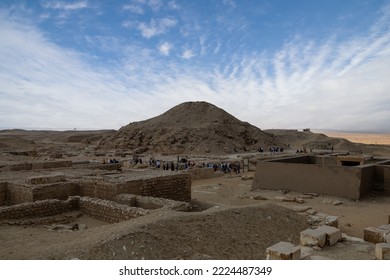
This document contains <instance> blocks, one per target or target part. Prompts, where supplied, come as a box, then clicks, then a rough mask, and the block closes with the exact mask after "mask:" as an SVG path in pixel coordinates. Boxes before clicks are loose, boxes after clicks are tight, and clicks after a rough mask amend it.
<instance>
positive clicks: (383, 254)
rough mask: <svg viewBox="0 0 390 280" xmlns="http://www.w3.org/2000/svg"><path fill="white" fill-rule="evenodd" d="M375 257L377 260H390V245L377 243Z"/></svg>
mask: <svg viewBox="0 0 390 280" xmlns="http://www.w3.org/2000/svg"><path fill="white" fill-rule="evenodd" d="M375 257H376V258H377V259H378V260H390V243H377V244H376V245H375Z"/></svg>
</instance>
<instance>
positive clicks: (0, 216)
mask: <svg viewBox="0 0 390 280" xmlns="http://www.w3.org/2000/svg"><path fill="white" fill-rule="evenodd" d="M77 210H78V211H80V212H82V213H84V214H86V215H88V216H90V217H92V218H95V219H98V220H102V221H105V222H108V223H116V222H120V221H124V220H129V219H134V218H137V217H140V216H144V215H147V214H148V213H149V212H148V211H147V210H145V209H142V208H136V207H130V206H127V205H123V204H117V203H115V202H113V201H108V200H102V199H97V198H90V197H79V196H73V197H69V198H68V199H67V200H65V201H64V200H58V199H48V200H40V201H36V202H26V203H21V204H18V205H12V206H5V207H0V220H14V219H25V218H36V217H47V216H52V215H59V214H62V213H65V212H69V211H77Z"/></svg>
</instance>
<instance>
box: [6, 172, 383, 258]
mask: <svg viewBox="0 0 390 280" xmlns="http://www.w3.org/2000/svg"><path fill="white" fill-rule="evenodd" d="M242 175H245V176H253V175H254V173H253V172H246V173H244V174H242ZM251 183H252V180H242V178H241V177H240V176H221V177H217V178H212V179H202V180H196V181H193V183H192V198H193V200H194V201H195V202H197V203H199V204H203V205H214V206H213V207H212V208H210V209H208V210H205V211H203V212H198V213H171V212H169V213H165V212H163V213H158V212H156V213H154V214H152V215H148V216H145V217H142V218H138V219H135V220H132V221H127V222H121V223H116V224H107V223H104V222H101V221H97V220H94V219H92V218H90V217H87V216H85V215H82V216H80V217H78V218H77V219H75V220H72V221H71V222H69V223H67V224H68V225H71V224H72V223H75V222H77V223H82V224H85V225H87V227H88V229H87V230H83V231H76V232H72V231H52V230H48V228H47V224H46V225H45V224H43V225H34V226H28V225H24V226H23V225H20V226H10V225H7V224H3V225H1V226H0V242H1V246H0V259H71V258H79V259H165V258H167V259H209V258H210V259H264V258H265V248H266V247H268V246H270V245H272V244H275V243H276V242H278V241H289V242H293V243H295V244H299V232H300V231H302V230H303V229H306V228H308V227H309V226H308V225H307V224H306V222H305V221H306V216H305V215H303V214H298V213H296V212H294V211H290V210H288V209H294V207H296V206H297V205H299V206H302V205H305V206H310V207H311V208H312V209H315V210H317V211H318V212H322V213H327V214H329V215H336V216H339V217H340V221H339V228H340V229H341V230H342V232H343V233H345V234H347V235H348V236H353V237H358V238H362V237H363V230H364V228H365V227H368V226H379V225H382V224H385V223H386V222H387V218H388V215H389V214H390V194H389V193H376V194H374V193H373V194H371V195H370V196H368V197H367V198H365V199H363V200H361V201H353V200H349V199H343V198H339V197H331V196H322V195H320V196H319V197H315V198H312V199H306V200H305V203H304V204H297V203H294V202H278V201H276V200H275V197H278V196H281V195H285V194H282V193H281V192H279V191H267V190H260V191H258V190H256V191H253V192H251V191H250V188H251ZM287 195H290V196H299V195H300V194H299V193H294V192H290V193H288V194H287ZM258 196H261V197H263V198H265V200H256V199H253V197H258ZM335 200H337V201H341V202H342V204H341V205H337V206H335V205H332V204H331V203H330V202H332V201H335ZM271 205H280V206H282V208H272V207H271ZM245 206H248V207H263V208H248V207H245ZM259 209H260V210H259ZM281 209H286V211H287V212H286V211H285V210H281ZM237 213H238V214H239V215H237ZM264 213H268V214H264ZM271 216H272V217H273V218H272V221H271V220H270V221H268V220H267V219H268V218H266V217H271ZM276 216H279V219H281V221H278V220H276V219H275V217H276ZM234 217H239V218H234ZM286 217H289V218H286ZM237 219H238V220H237ZM270 219H271V218H270ZM286 219H287V220H286ZM266 222H269V223H266ZM264 223H265V224H264ZM235 224H236V226H233V227H232V225H235ZM235 227H237V228H235ZM258 228H261V230H260V231H258V230H257V229H258ZM216 242H218V244H219V246H216V245H215V243H216ZM232 242H233V243H234V245H232V244H231V243H232ZM229 244H230V245H229ZM211 247H212V248H213V249H212V250H210V248H211ZM26 248H27V250H26ZM305 250H306V251H305ZM305 250H304V252H303V253H302V254H308V255H309V257H308V258H310V256H321V257H327V258H330V259H374V258H375V254H374V245H373V244H371V243H366V242H348V241H344V242H341V243H339V244H337V246H333V247H328V248H325V249H323V250H321V251H313V250H310V249H307V248H306V249H305ZM308 250H309V251H308Z"/></svg>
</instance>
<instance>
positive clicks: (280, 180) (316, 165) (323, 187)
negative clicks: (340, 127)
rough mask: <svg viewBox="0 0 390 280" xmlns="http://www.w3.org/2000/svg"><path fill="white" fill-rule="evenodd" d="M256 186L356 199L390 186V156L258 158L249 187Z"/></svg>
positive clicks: (315, 155)
mask: <svg viewBox="0 0 390 280" xmlns="http://www.w3.org/2000/svg"><path fill="white" fill-rule="evenodd" d="M281 174H283V176H281ZM256 189H268V190H281V189H283V190H292V191H296V192H301V193H310V192H315V193H319V194H327V195H333V196H339V197H346V198H350V199H354V200H358V199H361V198H362V197H363V196H365V195H367V194H368V193H369V192H371V191H372V190H384V189H390V159H376V158H373V157H372V156H363V155H359V156H354V155H349V154H325V155H318V154H308V155H295V156H286V157H283V158H276V159H266V160H259V161H258V162H257V165H256V171H255V177H254V180H253V183H252V190H256Z"/></svg>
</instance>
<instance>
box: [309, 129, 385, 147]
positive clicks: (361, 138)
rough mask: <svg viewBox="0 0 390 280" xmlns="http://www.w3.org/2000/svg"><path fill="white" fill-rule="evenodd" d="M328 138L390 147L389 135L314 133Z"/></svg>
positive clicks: (335, 132) (336, 132)
mask: <svg viewBox="0 0 390 280" xmlns="http://www.w3.org/2000/svg"><path fill="white" fill-rule="evenodd" d="M316 132H318V133H323V134H325V135H327V136H329V137H336V138H344V139H347V140H349V141H351V142H354V143H363V144H378V145H390V133H359V132H339V131H316Z"/></svg>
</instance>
